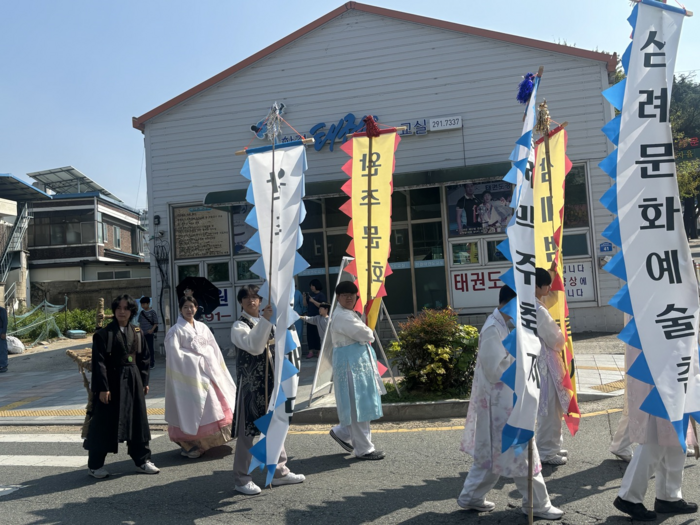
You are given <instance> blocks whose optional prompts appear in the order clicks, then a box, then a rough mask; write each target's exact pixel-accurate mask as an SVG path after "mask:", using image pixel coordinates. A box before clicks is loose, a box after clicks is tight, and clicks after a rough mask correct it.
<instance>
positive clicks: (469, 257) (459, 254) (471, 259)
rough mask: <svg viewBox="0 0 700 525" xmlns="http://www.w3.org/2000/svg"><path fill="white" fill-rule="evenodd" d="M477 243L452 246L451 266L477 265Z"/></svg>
mask: <svg viewBox="0 0 700 525" xmlns="http://www.w3.org/2000/svg"><path fill="white" fill-rule="evenodd" d="M478 263H479V241H473V242H463V243H454V244H452V264H478Z"/></svg>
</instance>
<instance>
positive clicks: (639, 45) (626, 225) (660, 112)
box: [600, 0, 700, 448]
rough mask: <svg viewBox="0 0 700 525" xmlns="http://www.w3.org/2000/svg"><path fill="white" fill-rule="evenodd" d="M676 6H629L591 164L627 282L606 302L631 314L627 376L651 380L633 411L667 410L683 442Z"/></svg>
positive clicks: (693, 368)
mask: <svg viewBox="0 0 700 525" xmlns="http://www.w3.org/2000/svg"><path fill="white" fill-rule="evenodd" d="M684 18H685V11H684V10H683V9H679V8H676V7H673V6H670V5H664V4H661V3H659V2H657V1H655V0H644V1H643V2H642V3H640V4H638V5H637V6H635V7H634V10H633V12H632V16H631V17H630V18H629V21H630V23H631V25H632V27H633V35H632V43H631V44H630V47H629V48H628V49H627V51H626V52H625V54H624V55H623V57H622V63H623V66H624V68H625V70H626V72H627V78H626V80H624V81H623V82H620V83H619V84H616V85H615V86H613V87H612V88H610V89H609V90H607V91H606V92H605V93H604V95H605V96H606V98H607V99H608V100H609V101H610V102H611V103H612V104H613V105H614V106H615V107H617V108H618V109H619V110H620V111H621V114H620V115H619V116H618V117H616V118H615V119H614V120H612V121H611V122H609V123H608V124H607V125H606V126H605V127H604V128H603V131H604V132H605V134H606V135H607V136H608V138H609V139H610V140H611V141H612V142H613V143H614V144H617V145H618V148H617V150H616V151H614V152H613V154H612V155H610V156H609V157H608V158H607V159H605V160H604V161H603V162H602V163H601V165H600V166H601V168H602V169H603V170H604V171H606V172H607V173H608V174H609V175H610V176H611V177H613V178H616V179H617V184H616V185H615V186H613V187H612V188H611V189H610V191H609V192H608V193H606V195H605V196H604V197H603V198H602V199H601V201H602V202H603V204H604V205H605V206H606V207H607V208H608V209H609V210H610V211H612V212H613V213H616V214H617V215H618V217H617V219H615V220H614V221H613V223H612V224H611V225H610V226H609V227H608V228H607V229H606V231H605V232H604V233H603V235H605V236H606V237H607V238H609V239H610V240H611V241H612V242H614V243H615V244H616V245H617V246H620V247H621V248H622V251H621V252H619V253H617V254H616V256H615V257H614V258H613V260H611V261H610V263H609V264H608V265H607V266H606V268H605V269H606V270H608V271H609V272H611V273H612V274H614V275H616V276H617V277H620V278H621V279H623V280H626V281H627V284H626V285H625V286H624V287H623V288H622V289H621V290H620V292H619V293H618V294H617V295H616V296H615V297H614V298H613V299H612V300H611V302H610V304H611V305H613V306H615V307H616V308H618V309H620V310H622V311H624V312H626V313H628V314H630V315H632V316H633V319H632V321H631V322H630V323H628V324H627V326H626V327H625V329H624V330H623V331H622V332H621V333H620V339H622V340H623V341H625V342H626V343H628V344H630V345H632V346H634V347H635V348H639V349H641V350H642V354H641V355H640V356H639V358H638V359H637V360H636V361H635V362H634V363H633V364H632V366H631V367H630V370H629V371H628V373H629V375H630V376H632V377H635V378H636V379H639V380H640V381H644V382H646V383H649V384H652V385H654V386H655V387H656V388H654V389H653V390H652V392H651V394H650V395H649V397H648V398H647V399H646V400H645V401H644V403H643V404H642V407H641V408H642V410H644V411H646V412H648V413H650V414H652V415H654V416H657V417H662V418H664V419H669V420H670V421H671V422H672V423H673V425H674V426H675V428H676V431H677V432H678V435H679V441H680V442H681V444H682V446H683V447H684V448H685V429H686V428H687V424H688V419H687V415H689V414H697V413H698V412H699V411H700V368H699V367H698V342H697V340H698V315H699V312H700V303H699V301H698V286H697V279H696V277H695V272H694V268H693V259H692V257H691V254H690V248H689V246H688V239H687V237H686V234H685V229H684V227H683V219H682V216H681V205H680V200H679V195H678V184H677V181H676V164H675V155H674V151H673V137H672V133H671V124H670V118H669V117H670V115H669V106H670V102H671V89H672V87H673V70H674V65H675V60H676V51H677V48H678V41H679V38H680V34H681V25H682V23H683V19H684Z"/></svg>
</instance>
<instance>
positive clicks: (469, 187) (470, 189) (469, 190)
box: [464, 184, 474, 197]
mask: <svg viewBox="0 0 700 525" xmlns="http://www.w3.org/2000/svg"><path fill="white" fill-rule="evenodd" d="M464 194H465V195H466V196H468V197H471V196H473V195H474V185H473V184H465V185H464Z"/></svg>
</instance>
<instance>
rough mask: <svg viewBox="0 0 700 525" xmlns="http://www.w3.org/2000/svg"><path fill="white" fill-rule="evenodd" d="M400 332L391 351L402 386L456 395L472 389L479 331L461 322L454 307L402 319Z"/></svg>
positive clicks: (390, 355) (411, 389) (424, 311)
mask: <svg viewBox="0 0 700 525" xmlns="http://www.w3.org/2000/svg"><path fill="white" fill-rule="evenodd" d="M398 336H399V340H398V341H393V342H392V343H391V345H390V346H389V349H388V355H389V357H390V358H392V359H394V362H395V363H396V365H397V367H398V370H399V372H400V373H401V374H402V375H403V381H402V383H401V385H400V386H401V387H403V388H404V389H406V390H408V391H409V392H414V391H418V392H433V393H441V394H448V395H452V396H457V397H463V396H466V395H467V394H468V393H469V389H470V388H471V383H472V377H473V375H474V365H475V363H476V351H477V346H478V338H479V332H478V331H477V329H476V328H474V327H473V326H469V325H462V324H460V323H459V319H458V317H457V313H456V312H455V311H454V310H452V309H449V308H448V309H445V310H423V311H422V312H421V313H420V314H419V315H418V316H416V317H414V318H412V319H409V320H408V321H407V322H405V323H399V333H398Z"/></svg>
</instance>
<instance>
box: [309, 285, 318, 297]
mask: <svg viewBox="0 0 700 525" xmlns="http://www.w3.org/2000/svg"><path fill="white" fill-rule="evenodd" d="M309 290H311V293H312V294H314V295H315V294H317V293H318V290H317V289H316V287H315V286H314V285H313V284H311V285H309Z"/></svg>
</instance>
